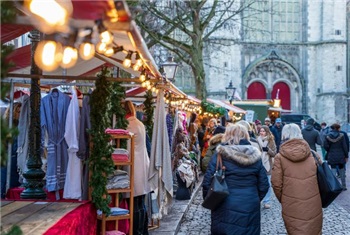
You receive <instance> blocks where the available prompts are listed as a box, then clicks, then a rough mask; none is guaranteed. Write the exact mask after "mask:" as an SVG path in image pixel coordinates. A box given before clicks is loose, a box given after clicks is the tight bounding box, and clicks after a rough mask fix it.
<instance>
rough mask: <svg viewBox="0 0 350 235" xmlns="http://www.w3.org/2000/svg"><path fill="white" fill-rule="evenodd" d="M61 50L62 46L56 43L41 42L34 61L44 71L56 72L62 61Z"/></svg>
mask: <svg viewBox="0 0 350 235" xmlns="http://www.w3.org/2000/svg"><path fill="white" fill-rule="evenodd" d="M61 50H62V46H61V44H59V43H56V42H55V41H41V42H39V44H38V46H37V48H36V50H35V54H34V61H35V63H36V64H37V65H38V66H39V68H41V69H42V70H44V71H54V70H55V69H57V68H58V66H59V63H60V60H61V59H62V57H61V55H62V54H61V53H62V52H61Z"/></svg>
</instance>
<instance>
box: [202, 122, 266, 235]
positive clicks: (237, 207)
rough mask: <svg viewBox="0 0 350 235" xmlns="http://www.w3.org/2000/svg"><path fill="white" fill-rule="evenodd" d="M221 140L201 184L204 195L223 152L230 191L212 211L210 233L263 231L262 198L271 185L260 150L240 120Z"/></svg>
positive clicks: (227, 130) (256, 232)
mask: <svg viewBox="0 0 350 235" xmlns="http://www.w3.org/2000/svg"><path fill="white" fill-rule="evenodd" d="M222 142H223V143H224V144H222V145H219V146H218V147H217V149H216V151H217V153H215V154H214V155H213V157H212V158H211V160H210V162H209V165H208V169H207V171H206V173H205V175H204V179H203V185H202V186H203V198H205V197H206V195H207V192H208V189H209V187H210V183H211V177H212V176H213V174H214V173H215V167H216V159H217V154H220V155H221V157H222V164H223V166H225V168H226V171H225V180H226V183H227V186H228V188H229V192H230V194H229V196H228V197H227V198H226V199H225V201H224V202H223V203H222V204H221V205H220V206H219V207H218V208H217V209H216V210H213V211H211V234H214V235H218V234H235V235H240V234H242V235H243V234H244V235H245V234H249V235H254V234H260V201H261V200H262V199H263V198H264V196H265V195H266V193H267V191H268V189H269V183H268V179H267V175H266V170H265V168H264V166H263V164H262V161H261V152H260V151H259V150H258V149H257V148H255V147H254V146H252V145H250V142H249V134H248V131H247V129H246V128H245V127H244V126H242V125H239V124H233V125H232V124H229V125H228V126H227V127H226V131H225V134H224V136H223V139H222Z"/></svg>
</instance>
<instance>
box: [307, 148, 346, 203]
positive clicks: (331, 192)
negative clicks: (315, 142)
mask: <svg viewBox="0 0 350 235" xmlns="http://www.w3.org/2000/svg"><path fill="white" fill-rule="evenodd" d="M311 153H312V155H313V156H314V158H315V162H316V166H317V181H318V188H319V190H320V195H321V201H322V207H323V208H327V207H328V206H329V205H330V204H331V203H332V202H333V201H334V199H336V197H338V195H339V194H340V193H341V192H342V190H343V188H342V186H341V184H340V183H339V181H338V179H337V177H336V176H335V175H334V174H333V172H332V170H331V169H330V168H329V166H328V163H327V162H322V163H320V162H319V160H318V159H317V157H316V154H315V153H314V152H313V151H311Z"/></svg>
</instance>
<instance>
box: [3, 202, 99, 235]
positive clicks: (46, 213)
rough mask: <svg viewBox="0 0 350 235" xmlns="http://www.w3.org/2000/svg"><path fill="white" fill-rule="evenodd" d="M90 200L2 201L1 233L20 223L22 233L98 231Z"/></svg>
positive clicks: (92, 234) (48, 234) (50, 234)
mask: <svg viewBox="0 0 350 235" xmlns="http://www.w3.org/2000/svg"><path fill="white" fill-rule="evenodd" d="M96 221H97V220H96V210H95V209H94V206H93V205H92V204H91V202H57V201H56V202H52V201H29V200H25V201H24V200H22V201H1V233H2V232H8V231H9V230H10V229H11V228H12V226H14V225H17V226H19V227H20V229H21V230H22V232H23V234H31V235H35V234H46V235H53V234H55V235H58V234H62V235H63V234H65V235H68V234H72V235H73V234H74V235H75V234H84V235H85V234H91V235H95V234H96V224H97V223H96Z"/></svg>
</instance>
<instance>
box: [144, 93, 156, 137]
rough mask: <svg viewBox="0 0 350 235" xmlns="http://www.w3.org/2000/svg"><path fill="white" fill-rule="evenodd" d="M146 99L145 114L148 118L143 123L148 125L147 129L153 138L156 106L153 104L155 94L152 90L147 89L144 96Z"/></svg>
mask: <svg viewBox="0 0 350 235" xmlns="http://www.w3.org/2000/svg"><path fill="white" fill-rule="evenodd" d="M144 97H145V98H146V99H145V101H144V102H143V104H144V106H145V108H144V110H145V115H146V120H144V121H143V124H144V125H145V127H146V131H147V133H148V135H149V137H150V139H152V134H153V125H154V120H153V115H154V106H153V94H152V91H146V94H145V96H144Z"/></svg>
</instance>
